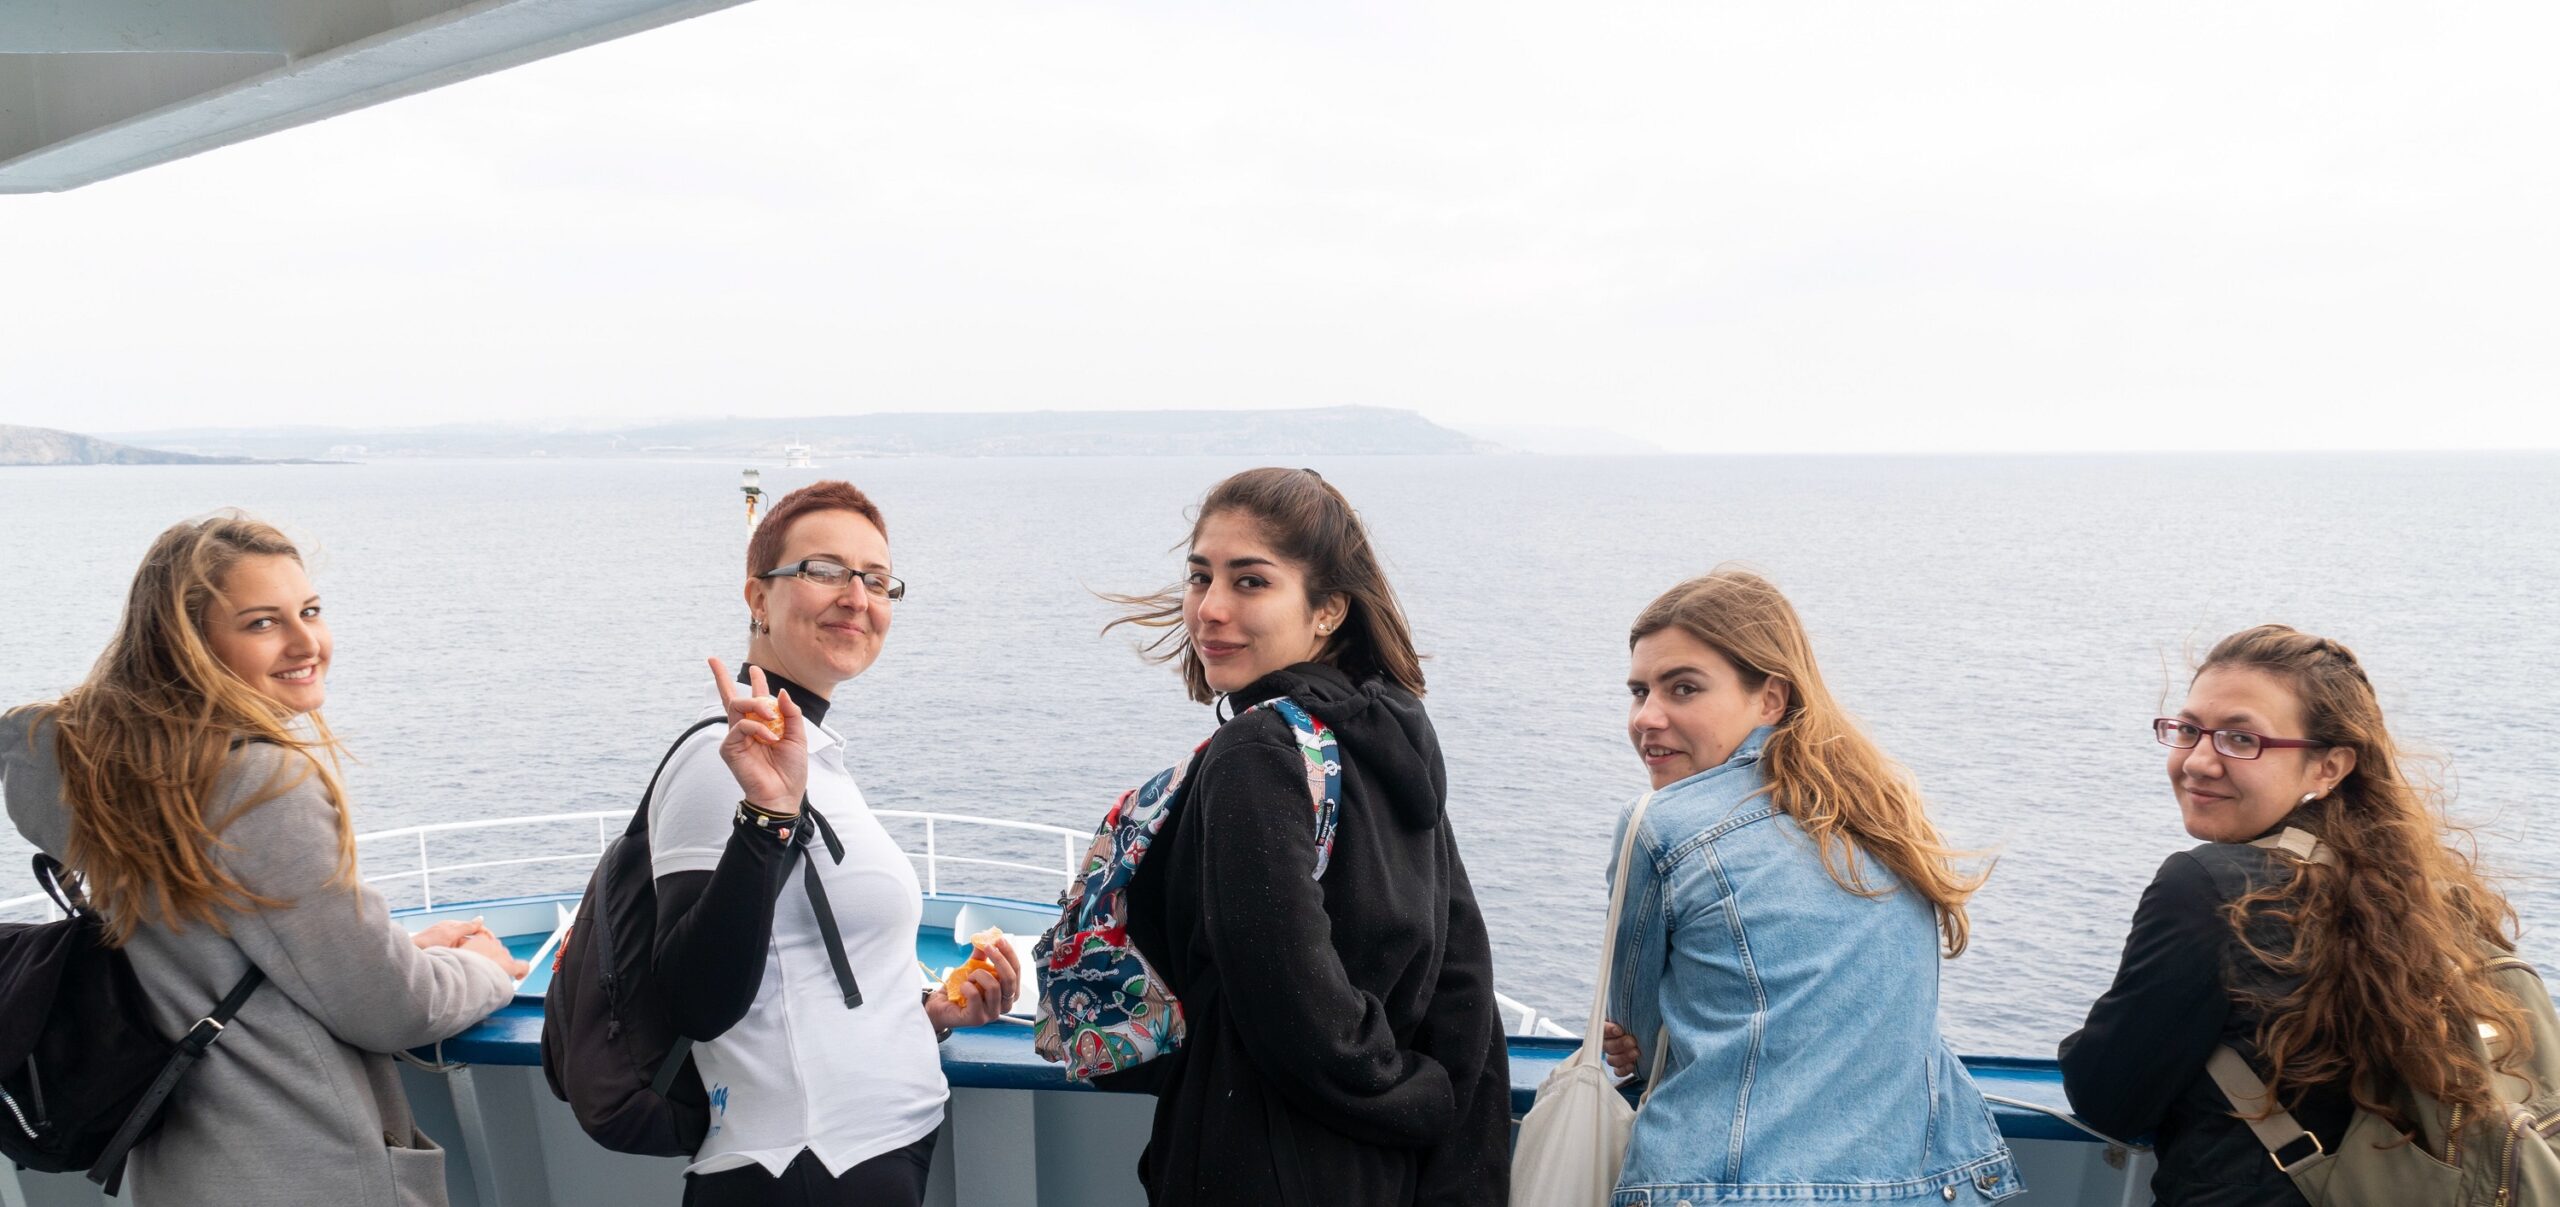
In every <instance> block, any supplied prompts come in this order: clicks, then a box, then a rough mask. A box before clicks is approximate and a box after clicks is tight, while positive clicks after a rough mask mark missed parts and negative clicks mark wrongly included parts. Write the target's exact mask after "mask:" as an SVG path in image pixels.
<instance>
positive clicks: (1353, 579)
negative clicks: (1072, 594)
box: [1102, 468, 1422, 704]
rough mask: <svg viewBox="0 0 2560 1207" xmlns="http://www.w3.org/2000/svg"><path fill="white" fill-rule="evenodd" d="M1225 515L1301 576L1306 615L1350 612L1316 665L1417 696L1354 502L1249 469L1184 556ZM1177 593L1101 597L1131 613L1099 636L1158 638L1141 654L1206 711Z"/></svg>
mask: <svg viewBox="0 0 2560 1207" xmlns="http://www.w3.org/2000/svg"><path fill="white" fill-rule="evenodd" d="M1229 511H1238V512H1243V513H1244V514H1246V515H1249V516H1252V517H1253V518H1254V521H1255V522H1256V523H1257V524H1259V525H1261V528H1262V539H1264V540H1266V541H1269V542H1270V543H1271V548H1272V550H1273V551H1274V552H1277V553H1278V554H1279V555H1280V556H1282V557H1285V558H1288V559H1289V560H1290V561H1293V562H1296V563H1297V564H1299V565H1300V566H1303V567H1305V568H1306V571H1307V604H1308V606H1309V607H1315V606H1318V605H1320V604H1322V603H1323V601H1324V599H1325V597H1326V596H1328V595H1337V594H1338V595H1341V596H1343V597H1344V598H1345V599H1346V600H1348V601H1349V602H1350V605H1351V606H1350V610H1349V611H1348V612H1347V613H1345V614H1344V615H1343V618H1342V625H1341V627H1340V628H1338V629H1336V630H1334V632H1333V635H1332V636H1331V637H1329V638H1328V639H1326V641H1325V643H1324V648H1323V649H1321V650H1319V651H1318V652H1317V654H1316V660H1317V661H1319V662H1324V663H1328V664H1330V665H1332V666H1334V667H1336V668H1339V669H1340V670H1341V671H1342V673H1343V674H1345V675H1348V676H1350V677H1351V678H1352V680H1353V681H1355V682H1357V681H1360V680H1366V679H1373V678H1384V679H1389V680H1392V681H1394V682H1395V683H1396V684H1398V685H1399V686H1401V687H1403V688H1404V689H1405V690H1406V691H1409V692H1412V693H1413V694H1414V695H1417V696H1419V695H1421V694H1422V656H1421V655H1419V654H1417V653H1415V652H1414V649H1413V630H1412V629H1411V628H1409V627H1408V626H1407V625H1406V624H1405V619H1404V608H1403V606H1402V605H1400V604H1398V603H1397V602H1396V593H1395V589H1394V588H1393V587H1390V586H1388V585H1387V572H1386V570H1385V569H1384V568H1383V567H1381V566H1380V565H1379V564H1378V552H1377V550H1376V549H1375V548H1373V547H1372V546H1371V545H1370V544H1369V529H1368V526H1367V525H1365V524H1363V523H1361V522H1360V513H1359V512H1357V511H1354V510H1352V508H1351V500H1349V499H1346V498H1344V497H1342V492H1341V491H1339V490H1336V489H1334V486H1333V483H1331V482H1327V481H1325V480H1324V477H1323V475H1321V474H1318V473H1317V472H1316V471H1314V470H1312V469H1277V468H1266V469H1248V470H1246V471H1244V472H1243V473H1240V474H1236V475H1233V476H1231V477H1229V478H1228V479H1227V480H1225V481H1223V482H1220V483H1218V484H1217V485H1216V486H1215V487H1212V488H1211V489H1210V491H1209V497H1208V498H1206V499H1203V500H1201V501H1200V510H1199V513H1198V515H1197V517H1196V518H1194V519H1193V520H1192V522H1191V535H1190V536H1189V537H1186V538H1184V540H1183V545H1184V547H1186V548H1187V547H1189V546H1191V545H1193V544H1197V543H1198V542H1199V540H1200V528H1201V526H1202V525H1204V524H1207V523H1208V522H1209V517H1211V516H1215V515H1219V514H1222V513H1225V512H1229ZM1183 592H1184V586H1183V584H1181V583H1175V584H1174V585H1172V586H1170V587H1167V588H1165V589H1163V590H1161V591H1158V592H1156V593H1154V594H1152V595H1104V596H1103V598H1104V599H1107V600H1110V601H1111V602H1113V603H1116V604H1119V605H1121V606H1123V607H1126V608H1128V609H1130V611H1129V613H1128V614H1127V615H1124V616H1121V617H1119V618H1117V619H1115V620H1113V621H1112V622H1111V623H1109V624H1106V625H1104V626H1102V631H1103V632H1106V633H1108V632H1110V631H1111V630H1113V629H1115V628H1118V627H1120V626H1121V625H1124V624H1134V625H1137V626H1139V627H1141V628H1149V629H1162V630H1164V631H1163V632H1162V633H1161V634H1159V635H1157V637H1156V639H1155V640H1153V641H1150V642H1148V643H1147V644H1146V645H1145V647H1144V649H1145V653H1146V657H1147V658H1148V659H1149V660H1150V661H1155V662H1171V661H1173V660H1175V659H1177V658H1178V659H1181V660H1182V683H1183V686H1184V687H1186V688H1188V689H1189V690H1190V692H1191V698H1192V699H1193V700H1196V701H1198V702H1200V703H1202V704H1207V703H1209V702H1210V701H1212V700H1214V699H1216V698H1217V693H1216V692H1215V691H1212V690H1210V688H1209V673H1208V670H1207V668H1205V667H1203V666H1202V665H1201V663H1200V651H1198V650H1197V649H1194V648H1193V647H1192V645H1191V634H1190V632H1189V630H1188V629H1187V628H1186V627H1185V626H1184V625H1183V623H1182V597H1183Z"/></svg>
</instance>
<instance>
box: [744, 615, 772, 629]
mask: <svg viewBox="0 0 2560 1207" xmlns="http://www.w3.org/2000/svg"><path fill="white" fill-rule="evenodd" d="M747 631H748V632H750V633H770V632H772V631H773V626H772V625H769V624H766V623H765V622H764V617H761V616H750V617H748V618H747Z"/></svg>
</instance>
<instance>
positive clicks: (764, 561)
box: [747, 478, 889, 578]
mask: <svg viewBox="0 0 2560 1207" xmlns="http://www.w3.org/2000/svg"><path fill="white" fill-rule="evenodd" d="M813 511H850V512H852V513H854V514H855V515H858V516H861V517H862V518H863V519H866V520H869V521H871V526H872V527H874V528H877V529H879V530H880V535H881V536H884V537H885V536H887V535H889V525H888V523H887V522H886V521H884V520H882V519H881V518H880V507H879V505H878V504H876V503H873V502H872V501H871V496H869V495H866V494H864V493H862V490H861V488H860V487H857V486H855V485H854V484H853V483H851V482H845V481H840V480H838V479H835V478H829V479H827V480H825V481H822V482H812V483H810V484H808V485H807V486H803V487H801V488H800V489H798V490H795V491H792V492H791V493H790V494H787V495H784V496H782V501H781V502H779V503H776V504H774V505H773V510H772V511H770V512H767V513H766V514H765V517H764V522H763V523H761V524H758V525H756V531H755V535H754V536H751V537H748V538H747V577H749V578H754V577H756V576H757V575H759V574H763V573H764V572H766V571H768V570H771V569H773V568H774V567H776V566H779V565H781V564H782V538H783V535H784V534H785V533H788V532H790V531H791V521H793V520H796V519H799V518H800V517H802V516H804V515H807V514H809V513H810V512H813Z"/></svg>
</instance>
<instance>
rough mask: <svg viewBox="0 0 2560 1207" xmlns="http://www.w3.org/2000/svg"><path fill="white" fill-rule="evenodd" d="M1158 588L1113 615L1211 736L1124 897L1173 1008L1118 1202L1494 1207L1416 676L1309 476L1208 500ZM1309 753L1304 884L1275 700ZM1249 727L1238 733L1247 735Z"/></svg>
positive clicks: (1394, 617)
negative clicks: (1335, 770)
mask: <svg viewBox="0 0 2560 1207" xmlns="http://www.w3.org/2000/svg"><path fill="white" fill-rule="evenodd" d="M1189 567H1190V568H1189V573H1188V575H1187V577H1186V580H1185V583H1184V585H1183V586H1182V587H1180V588H1178V589H1168V590H1166V591H1165V592H1163V593H1161V594H1158V595H1155V596H1152V597H1136V598H1123V599H1122V600H1121V602H1123V603H1127V604H1129V605H1131V606H1133V607H1135V608H1137V609H1139V610H1138V611H1137V612H1135V613H1133V614H1132V615H1131V616H1129V617H1128V618H1126V620H1125V621H1120V622H1114V623H1135V624H1140V625H1145V626H1148V627H1154V628H1162V629H1164V630H1166V632H1165V635H1164V636H1163V637H1162V638H1160V639H1158V641H1157V642H1156V643H1155V645H1154V646H1153V647H1152V649H1153V652H1154V654H1155V656H1157V657H1159V658H1161V659H1163V660H1165V661H1172V660H1175V659H1179V660H1180V661H1181V665H1182V676H1183V681H1184V682H1185V684H1187V685H1188V687H1189V688H1190V692H1191V697H1192V699H1194V700H1198V701H1200V702H1201V703H1204V704H1206V703H1210V702H1212V701H1214V700H1217V699H1218V698H1219V697H1224V698H1225V701H1226V703H1227V704H1228V705H1229V706H1231V707H1232V708H1233V709H1235V710H1237V711H1236V712H1235V713H1234V719H1233V720H1231V721H1228V722H1227V723H1225V724H1223V725H1222V726H1220V728H1219V729H1218V731H1217V733H1216V735H1215V736H1213V737H1212V738H1211V739H1210V740H1209V742H1208V743H1207V745H1205V746H1203V747H1202V748H1201V750H1200V752H1199V753H1198V754H1197V755H1196V756H1194V762H1193V764H1192V766H1191V768H1190V771H1189V774H1188V775H1187V776H1186V777H1185V782H1187V783H1188V784H1189V787H1188V788H1186V789H1185V790H1184V798H1183V803H1182V805H1181V807H1180V808H1179V809H1178V810H1177V811H1176V812H1175V813H1174V815H1173V816H1172V818H1171V819H1170V820H1168V821H1167V822H1165V824H1164V828H1163V829H1162V830H1161V831H1159V832H1158V833H1157V835H1156V838H1155V841H1154V845H1153V846H1152V847H1151V848H1150V849H1149V851H1148V853H1147V855H1146V858H1145V860H1144V862H1143V863H1142V864H1141V865H1140V866H1139V868H1138V871H1137V873H1136V875H1135V877H1134V878H1133V879H1132V880H1131V881H1130V885H1129V935H1130V937H1131V939H1132V940H1133V941H1134V942H1135V943H1136V945H1137V947H1138V949H1139V951H1140V953H1141V954H1143V955H1144V956H1145V957H1146V958H1147V961H1148V963H1149V964H1151V965H1152V966H1153V967H1154V968H1155V970H1156V972H1157V973H1158V975H1159V976H1160V977H1161V978H1162V979H1163V982H1164V984H1165V986H1166V987H1167V988H1169V989H1170V990H1171V991H1172V992H1173V994H1174V996H1175V997H1176V998H1178V999H1179V1000H1180V1002H1181V1003H1182V1011H1183V1017H1184V1020H1185V1024H1186V1026H1187V1034H1186V1037H1185V1038H1184V1040H1183V1041H1182V1045H1181V1047H1179V1048H1178V1049H1176V1050H1175V1051H1174V1052H1173V1053H1171V1054H1170V1055H1167V1056H1163V1057H1160V1058H1158V1059H1156V1060H1153V1061H1150V1062H1148V1063H1146V1064H1142V1065H1139V1066H1137V1067H1136V1068H1135V1069H1132V1070H1130V1071H1128V1072H1126V1073H1120V1074H1113V1075H1108V1076H1106V1077H1104V1078H1102V1079H1101V1084H1103V1085H1105V1086H1108V1087H1111V1088H1122V1089H1143V1090H1148V1091H1151V1092H1153V1093H1154V1094H1156V1096H1157V1099H1158V1101H1157V1106H1156V1116H1155V1128H1154V1131H1153V1133H1152V1135H1151V1136H1150V1138H1149V1140H1148V1143H1147V1150H1146V1153H1145V1155H1144V1156H1143V1157H1142V1158H1140V1161H1139V1178H1140V1180H1141V1181H1143V1182H1144V1183H1145V1184H1146V1188H1147V1195H1148V1199H1149V1201H1150V1202H1151V1203H1154V1204H1157V1205H1158V1207H1174V1205H1177V1204H1193V1203H1218V1204H1285V1205H1290V1207H1312V1205H1314V1204H1319V1203H1322V1204H1345V1203H1357V1204H1361V1205H1362V1207H1370V1205H1382V1204H1488V1205H1496V1204H1500V1203H1502V1202H1503V1201H1504V1199H1505V1198H1506V1197H1507V1185H1506V1183H1507V1179H1508V1170H1509V1156H1508V1152H1509V1139H1510V1086H1511V1075H1510V1065H1509V1061H1508V1058H1507V1049H1506V1047H1505V1045H1504V1040H1503V1034H1502V1023H1501V1019H1500V1016H1499V1015H1498V1014H1497V1012H1496V1010H1495V1006H1494V996H1493V957H1492V951H1491V949H1490V947H1489V945H1488V943H1487V941H1486V938H1485V929H1484V918H1483V916H1482V915H1481V914H1480V913H1479V912H1478V911H1477V909H1476V902H1475V893H1474V891H1473V890H1472V889H1471V888H1470V887H1469V886H1468V884H1467V873H1466V867H1465V865H1464V864H1463V863H1461V862H1460V860H1459V858H1458V848H1457V842H1456V839H1455V838H1454V836H1453V835H1452V834H1451V832H1450V828H1449V822H1448V817H1447V814H1446V811H1445V805H1446V802H1447V797H1448V774H1447V771H1446V769H1445V768H1444V767H1443V766H1442V764H1441V759H1440V743H1439V739H1438V738H1437V737H1436V736H1434V734H1433V733H1432V730H1431V721H1430V718H1429V717H1428V716H1427V715H1425V713H1424V712H1423V708H1422V701H1421V699H1420V697H1421V694H1422V668H1421V664H1420V660H1419V658H1418V657H1417V656H1416V655H1415V653H1414V650H1413V640H1412V637H1411V635H1410V634H1409V632H1408V631H1407V629H1406V626H1405V620H1404V613H1403V611H1402V609H1401V608H1399V607H1398V606H1397V604H1396V599H1395V593H1394V592H1393V591H1392V590H1391V589H1390V588H1389V587H1388V585H1387V581H1386V576H1385V575H1384V573H1382V572H1381V571H1380V569H1379V566H1378V560H1377V556H1376V554H1375V553H1374V552H1373V551H1372V550H1371V548H1370V546H1369V539H1368V533H1367V531H1366V530H1365V529H1364V528H1363V527H1362V525H1361V523H1360V519H1359V516H1358V515H1357V513H1355V512H1353V511H1352V509H1351V505H1350V503H1349V502H1348V501H1346V500H1345V499H1344V498H1343V497H1342V493H1341V492H1340V491H1337V490H1335V489H1334V488H1333V487H1332V485H1330V484H1329V483H1327V482H1325V481H1324V479H1323V478H1321V477H1318V476H1317V475H1316V473H1315V472H1314V471H1312V470H1303V469H1256V470H1248V471H1246V472H1244V473H1240V474H1237V475H1235V476H1234V477H1231V478H1228V479H1227V480H1226V481H1224V482H1221V483H1219V484H1218V486H1217V488H1216V489H1214V490H1212V491H1210V492H1209V497H1208V498H1207V499H1206V500H1205V501H1203V502H1202V504H1201V506H1200V512H1199V519H1198V521H1197V522H1196V523H1194V524H1193V526H1192V531H1191V542H1190V558H1189ZM1284 695H1285V696H1288V697H1289V698H1290V699H1291V700H1293V701H1295V702H1296V703H1297V704H1298V706H1299V707H1300V708H1302V709H1304V710H1305V711H1306V712H1307V713H1308V714H1311V715H1312V716H1313V717H1314V718H1315V719H1316V720H1318V721H1321V722H1323V723H1324V724H1325V725H1327V726H1329V727H1331V728H1332V729H1333V731H1334V734H1335V737H1336V740H1337V741H1338V743H1339V745H1340V754H1339V761H1340V763H1341V774H1342V789H1341V798H1340V807H1339V811H1338V813H1337V815H1336V817H1337V823H1338V825H1337V829H1336V830H1335V832H1334V835H1333V837H1332V844H1333V845H1332V851H1331V855H1330V859H1329V862H1327V863H1326V864H1325V865H1324V869H1325V870H1324V871H1323V874H1322V876H1321V877H1320V878H1319V877H1317V876H1315V875H1313V874H1312V872H1313V871H1314V869H1316V868H1317V867H1318V849H1319V838H1318V835H1317V832H1316V824H1315V820H1314V817H1315V815H1314V812H1313V811H1312V810H1311V808H1310V802H1309V794H1308V776H1309V771H1308V763H1307V759H1306V756H1305V755H1304V754H1303V753H1302V751H1301V750H1300V747H1299V744H1298V739H1297V737H1296V735H1295V734H1294V733H1293V731H1292V730H1291V729H1290V726H1289V723H1288V722H1287V721H1286V720H1285V719H1283V717H1282V716H1281V714H1280V713H1278V712H1277V711H1275V710H1272V709H1264V708H1254V707H1253V706H1254V705H1256V704H1259V703H1262V702H1264V701H1266V700H1270V699H1272V698H1274V697H1277V696H1284ZM1247 710H1249V711H1247Z"/></svg>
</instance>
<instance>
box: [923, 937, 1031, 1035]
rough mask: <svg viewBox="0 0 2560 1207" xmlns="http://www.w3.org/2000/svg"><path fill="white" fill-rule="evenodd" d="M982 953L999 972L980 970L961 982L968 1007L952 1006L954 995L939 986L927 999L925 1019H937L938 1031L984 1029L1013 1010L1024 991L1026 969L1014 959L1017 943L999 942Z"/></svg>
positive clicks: (961, 989) (981, 950)
mask: <svg viewBox="0 0 2560 1207" xmlns="http://www.w3.org/2000/svg"><path fill="white" fill-rule="evenodd" d="M978 952H979V953H980V954H982V955H984V956H985V957H986V958H987V962H988V963H990V964H993V965H995V970H994V971H992V972H990V971H988V970H986V969H983V968H981V969H978V970H977V971H974V972H972V973H970V974H969V979H968V980H965V981H962V982H961V983H960V993H961V996H963V997H966V998H968V999H969V1000H968V1002H967V1004H965V1005H959V1006H954V1005H952V1004H951V995H949V994H947V993H944V992H943V991H942V988H941V986H939V985H937V986H935V987H934V990H933V992H932V993H931V994H928V995H926V997H925V999H924V1016H925V1017H926V1018H929V1019H932V1020H933V1025H934V1027H935V1028H936V1029H957V1028H960V1027H983V1026H985V1025H987V1024H988V1023H992V1022H994V1021H996V1019H997V1018H999V1017H1001V1016H1002V1015H1003V1014H1004V1012H1005V1011H1007V1010H1010V1009H1012V1008H1013V999H1014V996H1015V995H1016V994H1018V993H1020V992H1021V991H1022V966H1021V965H1020V964H1019V963H1017V962H1016V961H1015V960H1014V958H1013V944H1011V943H998V944H996V945H995V946H993V947H981V948H979V949H978Z"/></svg>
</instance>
